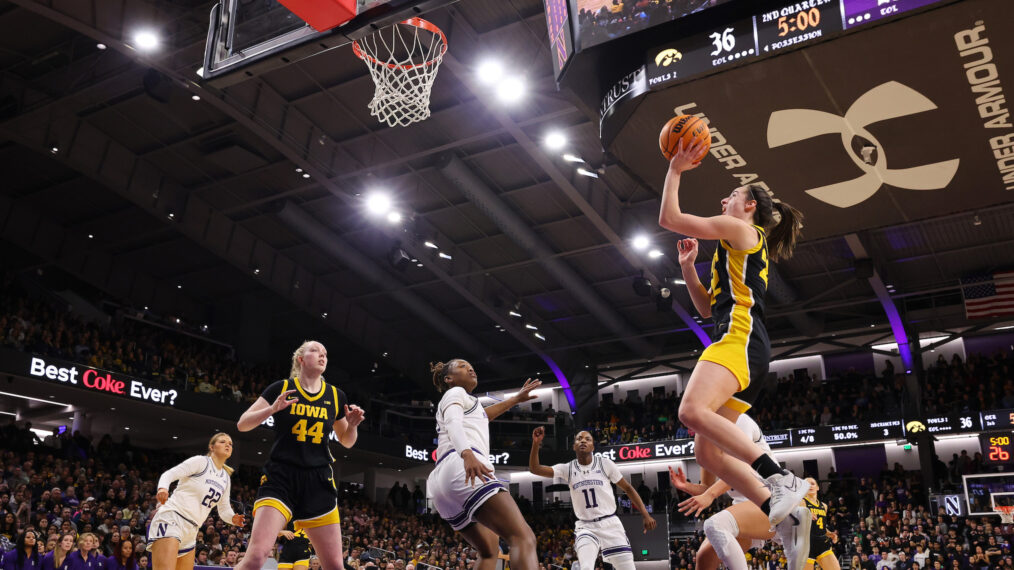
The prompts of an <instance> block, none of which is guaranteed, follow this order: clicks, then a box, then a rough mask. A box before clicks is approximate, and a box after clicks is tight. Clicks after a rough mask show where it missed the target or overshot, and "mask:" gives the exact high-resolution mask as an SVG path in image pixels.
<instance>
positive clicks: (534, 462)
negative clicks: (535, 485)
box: [528, 426, 553, 477]
mask: <svg viewBox="0 0 1014 570" xmlns="http://www.w3.org/2000/svg"><path fill="white" fill-rule="evenodd" d="M545 437H546V428H544V427H542V426H539V427H537V428H535V431H533V432H532V451H531V452H530V453H529V454H528V470H529V471H531V472H532V473H535V474H536V475H538V476H539V477H552V476H553V468H552V467H548V466H546V465H542V463H541V462H540V461H539V448H540V447H542V440H543V439H544V438H545Z"/></svg>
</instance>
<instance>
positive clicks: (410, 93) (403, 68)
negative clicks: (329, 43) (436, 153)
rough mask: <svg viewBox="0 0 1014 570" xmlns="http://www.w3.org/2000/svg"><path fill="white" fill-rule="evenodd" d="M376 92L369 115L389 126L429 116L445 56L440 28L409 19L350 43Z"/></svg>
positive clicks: (419, 20) (415, 19)
mask: <svg viewBox="0 0 1014 570" xmlns="http://www.w3.org/2000/svg"><path fill="white" fill-rule="evenodd" d="M352 49H353V51H354V52H355V54H356V56H357V57H359V58H360V59H362V60H363V61H364V62H365V63H366V67H367V68H368V69H369V70H370V75H371V76H372V77H373V82H374V83H375V84H376V90H375V91H374V92H373V100H371V101H370V104H369V107H370V114H371V115H373V116H374V117H376V118H377V119H378V120H379V121H380V122H382V123H387V124H388V125H389V126H392V127H393V126H396V125H400V126H403V127H405V126H408V125H410V124H412V123H415V122H417V121H423V120H425V119H427V118H429V116H430V91H431V90H432V88H433V81H434V80H436V78H437V69H438V68H439V67H440V63H441V62H442V61H443V58H444V53H446V52H447V37H446V36H445V35H444V33H443V32H441V31H440V28H438V27H436V26H434V25H433V24H431V23H429V22H427V21H426V20H423V19H422V18H410V19H408V20H404V21H402V22H398V23H397V24H395V25H393V26H391V27H390V28H385V29H383V30H379V31H377V32H374V33H373V34H370V35H369V36H366V37H364V38H362V39H360V40H356V41H355V42H353V43H352Z"/></svg>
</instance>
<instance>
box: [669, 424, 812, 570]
mask: <svg viewBox="0 0 1014 570" xmlns="http://www.w3.org/2000/svg"><path fill="white" fill-rule="evenodd" d="M736 428H737V429H739V430H740V431H742V432H743V433H745V434H747V436H749V437H750V439H751V441H753V442H754V443H756V444H757V445H758V446H760V447H761V448H762V449H764V450H765V451H766V452H770V451H771V448H770V447H769V446H768V443H767V441H766V440H765V439H764V434H763V433H761V429H760V427H759V426H758V425H757V422H755V421H753V418H751V417H750V416H748V415H746V414H741V415H740V416H739V418H737V419H736ZM754 476H755V477H759V475H756V474H754ZM669 480H670V481H671V482H672V484H673V487H676V488H677V489H679V490H680V491H683V492H684V493H689V494H690V495H693V496H691V497H690V498H689V499H687V500H685V501H683V502H681V503H680V504H679V511H680V512H681V513H683V514H684V515H686V516H697V515H699V514H700V513H701V512H703V511H704V510H705V509H707V508H708V507H710V506H711V503H712V502H713V501H714V500H715V499H717V498H718V497H720V496H722V494H724V493H728V494H729V496H730V497H732V505H731V506H730V507H728V508H726V509H725V510H723V511H721V512H719V513H716V514H714V515H712V516H710V517H708V520H706V521H704V535H705V537H706V539H705V540H704V542H703V543H701V547H700V548H699V549H698V550H697V560H696V563H697V566H696V567H697V569H698V570H717V568H718V564H719V561H721V563H722V564H725V567H726V568H728V569H729V570H747V562H746V551H747V550H750V549H751V548H760V547H761V546H763V545H764V542H766V541H768V540H770V539H772V538H773V537H774V536H775V532H774V530H772V529H771V523H770V521H768V517H767V515H765V514H764V512H763V511H761V510H760V507H758V506H757V505H755V504H753V503H751V502H750V500H749V499H747V498H746V497H745V496H744V495H743V494H742V493H739V492H738V491H736V490H734V489H733V488H732V487H730V486H729V485H728V484H727V483H725V482H724V481H722V480H721V479H718V480H715V477H714V475H712V474H711V473H708V472H707V471H702V472H701V483H700V484H696V483H690V482H689V481H687V476H686V475H685V474H684V473H683V469H682V468H680V469H677V470H673V468H672V467H671V466H670V467H669ZM795 514H796V516H797V517H799V518H800V520H801V521H802V523H801V524H802V525H803V527H804V528H803V530H805V528H809V518H808V517H807V516H806V515H807V514H808V513H807V512H806V509H804V508H803V507H798V508H797V510H796V512H795Z"/></svg>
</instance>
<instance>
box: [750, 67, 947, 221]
mask: <svg viewBox="0 0 1014 570" xmlns="http://www.w3.org/2000/svg"><path fill="white" fill-rule="evenodd" d="M936 108H937V106H936V105H935V104H934V103H933V101H930V100H929V99H927V98H926V97H925V96H924V95H923V94H922V93H919V92H918V91H916V90H914V89H912V88H911V87H908V86H906V85H902V84H901V83H898V82H897V81H889V82H887V83H884V84H882V85H878V86H876V87H874V88H873V89H870V90H869V91H867V92H866V93H864V94H863V95H862V96H861V97H859V98H858V99H856V101H855V103H853V104H852V106H851V107H849V108H848V110H847V111H846V112H845V116H844V117H839V116H838V115H835V114H834V113H825V112H823V111H815V110H813V109H785V110H783V111H775V112H774V113H771V118H770V119H769V120H768V146H769V147H771V148H774V147H776V146H782V145H786V144H789V143H794V142H799V141H802V140H806V139H810V138H813V137H816V136H820V135H826V134H832V133H840V134H841V140H842V145H843V146H844V147H845V150H846V151H848V153H849V157H851V158H852V161H853V162H855V163H856V166H858V167H859V168H861V169H862V170H863V172H865V174H863V175H862V176H860V177H858V178H854V179H852V180H847V181H845V182H838V183H837V184H831V185H828V186H821V187H820V188H812V189H810V190H807V191H806V193H807V194H809V195H811V196H813V197H814V198H816V199H818V200H820V201H822V202H826V203H828V204H831V205H832V206H837V207H839V208H849V207H851V206H855V205H856V204H858V203H860V202H863V201H864V200H867V199H868V198H870V197H871V196H873V195H874V194H876V193H877V190H879V189H880V187H881V186H882V185H883V184H890V185H891V186H895V187H897V188H904V189H906V190H938V189H940V188H944V187H946V186H947V185H948V184H950V182H951V179H952V178H954V174H955V173H956V172H957V171H958V163H959V162H960V160H959V159H956V158H955V159H953V160H947V161H944V162H936V163H933V164H926V165H923V166H916V167H912V168H901V169H891V168H887V155H886V153H885V152H884V147H883V146H882V145H881V144H880V143H879V142H878V141H877V139H876V138H874V136H873V135H872V134H870V132H869V131H867V130H866V127H867V126H868V125H871V124H873V123H876V122H878V121H883V120H886V119H896V118H898V117H904V116H906V115H914V114H916V113H921V112H923V111H930V110H933V109H936ZM854 137H860V138H862V139H865V140H866V141H869V145H866V146H865V147H864V148H863V150H862V151H860V152H861V153H862V156H857V155H856V153H855V152H854V151H853V149H852V139H853V138H854ZM871 147H872V148H871ZM874 150H878V151H879V155H880V156H879V160H876V159H874V157H873V151H874Z"/></svg>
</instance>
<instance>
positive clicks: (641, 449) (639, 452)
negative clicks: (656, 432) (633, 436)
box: [618, 445, 651, 461]
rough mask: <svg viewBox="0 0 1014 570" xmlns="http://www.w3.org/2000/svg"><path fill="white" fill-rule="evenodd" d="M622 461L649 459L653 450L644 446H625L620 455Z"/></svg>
mask: <svg viewBox="0 0 1014 570" xmlns="http://www.w3.org/2000/svg"><path fill="white" fill-rule="evenodd" d="M618 455H619V456H620V459H623V460H624V461H629V460H631V459H648V458H649V457H651V448H650V447H645V446H643V445H635V446H624V447H621V448H620V451H619V453H618Z"/></svg>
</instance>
